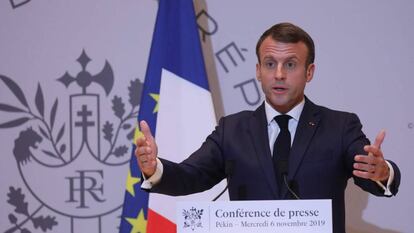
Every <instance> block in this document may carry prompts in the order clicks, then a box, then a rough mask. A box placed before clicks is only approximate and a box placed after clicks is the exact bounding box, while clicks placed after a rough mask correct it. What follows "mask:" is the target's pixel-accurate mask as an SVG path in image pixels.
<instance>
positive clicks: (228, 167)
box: [212, 160, 234, 201]
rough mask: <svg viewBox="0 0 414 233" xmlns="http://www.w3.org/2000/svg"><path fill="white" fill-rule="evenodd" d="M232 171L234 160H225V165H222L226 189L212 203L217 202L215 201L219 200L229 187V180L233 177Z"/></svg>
mask: <svg viewBox="0 0 414 233" xmlns="http://www.w3.org/2000/svg"><path fill="white" fill-rule="evenodd" d="M233 171H234V160H226V163H225V165H224V173H225V174H226V176H227V184H226V187H225V188H224V189H223V191H221V192H220V193H219V195H217V196H216V197H215V198H214V199H213V200H212V201H217V199H219V198H220V197H221V196H222V195H223V194H224V193H225V192H226V191H227V189H228V187H229V182H230V179H231V177H232V176H233Z"/></svg>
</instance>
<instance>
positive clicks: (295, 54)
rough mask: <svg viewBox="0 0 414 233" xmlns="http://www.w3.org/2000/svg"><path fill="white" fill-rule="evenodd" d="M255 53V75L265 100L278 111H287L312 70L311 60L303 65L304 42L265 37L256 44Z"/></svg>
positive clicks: (301, 93) (299, 96)
mask: <svg viewBox="0 0 414 233" xmlns="http://www.w3.org/2000/svg"><path fill="white" fill-rule="evenodd" d="M259 55H260V63H258V64H257V65H256V77H257V80H259V82H261V84H262V89H263V92H264V94H265V96H266V100H267V102H268V103H269V104H270V105H271V106H272V107H273V108H274V109H276V110H277V111H278V112H280V113H286V112H288V111H290V110H291V109H292V108H293V107H295V106H296V105H297V104H299V103H300V102H301V101H302V100H303V98H304V90H305V86H306V83H307V82H310V81H311V80H312V77H313V72H314V70H315V65H314V64H310V65H308V66H307V67H306V59H307V56H308V49H307V47H306V45H305V44H304V43H303V42H298V43H282V42H278V41H274V40H273V39H272V38H271V37H267V38H266V39H265V40H264V41H263V43H262V44H261V46H260V48H259Z"/></svg>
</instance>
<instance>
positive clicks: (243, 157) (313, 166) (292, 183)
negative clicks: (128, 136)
mask: <svg viewBox="0 0 414 233" xmlns="http://www.w3.org/2000/svg"><path fill="white" fill-rule="evenodd" d="M256 53H257V57H258V63H257V65H256V76H257V79H258V81H259V82H260V83H261V85H262V90H263V92H264V94H265V97H266V101H265V102H264V103H263V104H262V105H261V106H260V107H259V108H257V109H256V110H255V111H243V112H240V113H237V114H234V115H230V116H227V117H224V118H222V119H221V120H220V122H219V124H218V126H217V127H216V129H215V130H214V132H212V134H211V135H209V136H208V137H207V139H206V141H205V142H204V143H203V145H202V146H201V147H200V148H199V149H198V150H197V151H195V152H194V153H193V154H192V155H191V156H190V157H189V158H188V159H186V160H185V161H183V162H181V163H179V164H177V163H173V162H170V161H167V160H164V159H161V158H157V146H156V143H155V140H154V138H153V136H152V135H151V133H150V130H149V127H148V125H147V124H146V122H144V121H142V122H140V127H141V130H142V132H143V133H144V137H142V138H139V139H138V140H137V142H136V143H137V150H136V152H135V153H136V156H137V159H138V164H139V167H140V169H141V171H142V173H143V175H144V177H145V178H146V180H145V181H144V182H143V184H142V187H143V188H146V189H149V190H150V191H151V192H158V193H164V194H168V195H186V194H190V193H194V192H201V191H204V190H206V189H209V188H211V187H213V186H214V185H215V184H217V183H218V182H220V181H221V180H222V179H224V178H227V180H228V188H229V195H230V199H231V200H245V199H246V200H277V199H290V198H293V197H296V198H301V199H332V209H333V225H334V232H335V233H337V232H345V203H344V192H345V188H346V185H347V181H348V179H349V178H351V177H353V179H354V182H355V184H357V185H358V186H360V187H361V188H362V189H364V190H366V191H368V192H370V193H372V194H374V195H378V196H391V195H395V194H396V193H397V191H398V186H399V183H400V171H399V169H398V167H397V166H396V165H395V164H394V163H393V162H391V161H386V160H385V159H384V156H383V154H382V151H381V144H382V142H383V140H384V137H385V132H384V131H381V132H380V133H379V134H378V136H377V137H376V139H375V142H374V144H373V145H370V142H369V140H368V139H367V138H366V136H365V135H364V133H363V132H362V131H361V129H362V125H361V123H360V121H359V119H358V117H357V116H356V115H355V114H352V113H346V112H339V111H334V110H330V109H327V108H325V107H321V106H318V105H315V104H314V103H312V102H311V101H310V100H309V99H308V98H307V97H305V95H304V90H305V86H306V83H308V82H310V81H311V80H312V78H313V74H314V70H315V64H313V62H314V57H315V48H314V43H313V40H312V38H311V37H310V36H309V35H308V34H307V33H306V32H305V31H303V30H302V29H301V28H299V27H297V26H295V25H293V24H290V23H281V24H276V25H274V26H273V27H271V28H269V29H268V30H267V31H266V32H264V34H263V35H262V36H261V37H260V39H259V41H258V43H257V46H256ZM283 122H284V123H283ZM171 153H174V152H171Z"/></svg>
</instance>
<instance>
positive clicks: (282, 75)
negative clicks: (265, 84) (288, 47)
mask: <svg viewBox="0 0 414 233" xmlns="http://www.w3.org/2000/svg"><path fill="white" fill-rule="evenodd" d="M275 79H278V80H283V79H286V72H285V70H284V69H283V66H282V64H278V65H277V67H276V70H275Z"/></svg>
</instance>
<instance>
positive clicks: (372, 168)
mask: <svg viewBox="0 0 414 233" xmlns="http://www.w3.org/2000/svg"><path fill="white" fill-rule="evenodd" d="M384 138H385V131H384V130H381V132H379V134H378V135H377V137H376V138H375V142H374V144H373V145H367V146H365V147H364V150H365V151H366V152H367V153H368V155H356V156H355V158H354V160H355V163H354V169H355V170H354V171H353V174H354V175H355V176H358V177H361V178H365V179H371V180H373V181H380V182H387V180H388V178H389V176H390V171H389V168H388V165H387V163H386V162H385V159H384V155H383V154H382V151H381V144H382V142H383V141H384Z"/></svg>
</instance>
